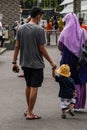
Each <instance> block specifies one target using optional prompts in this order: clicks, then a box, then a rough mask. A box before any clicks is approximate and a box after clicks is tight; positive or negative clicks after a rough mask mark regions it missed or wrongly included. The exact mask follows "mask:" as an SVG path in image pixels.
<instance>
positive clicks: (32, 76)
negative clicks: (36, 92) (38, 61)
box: [22, 67, 43, 87]
mask: <svg viewBox="0 0 87 130" xmlns="http://www.w3.org/2000/svg"><path fill="white" fill-rule="evenodd" d="M22 69H23V72H24V77H25V80H26V85H27V86H28V87H40V86H41V84H42V82H43V68H41V69H33V68H26V67H22Z"/></svg>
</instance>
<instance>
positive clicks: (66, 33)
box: [58, 13, 87, 110]
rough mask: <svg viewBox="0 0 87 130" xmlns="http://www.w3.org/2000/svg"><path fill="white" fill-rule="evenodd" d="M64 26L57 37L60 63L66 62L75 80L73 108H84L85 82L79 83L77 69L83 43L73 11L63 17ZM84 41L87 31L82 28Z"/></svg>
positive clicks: (81, 33) (86, 37) (86, 39)
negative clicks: (74, 103)
mask: <svg viewBox="0 0 87 130" xmlns="http://www.w3.org/2000/svg"><path fill="white" fill-rule="evenodd" d="M64 21H65V26H64V29H63V30H62V32H61V34H60V36H59V38H58V49H59V50H60V51H61V52H62V57H61V61H60V64H68V65H69V66H70V69H71V77H72V78H73V80H74V82H75V88H76V91H77V98H76V105H75V109H76V110H77V109H84V108H85V103H86V84H83V83H81V81H80V79H79V72H78V71H77V63H78V58H79V56H80V52H81V48H82V43H83V29H81V27H80V24H79V20H78V18H77V16H76V15H75V14H74V13H69V14H67V15H66V16H65V18H64ZM84 41H87V32H86V31H85V30H84Z"/></svg>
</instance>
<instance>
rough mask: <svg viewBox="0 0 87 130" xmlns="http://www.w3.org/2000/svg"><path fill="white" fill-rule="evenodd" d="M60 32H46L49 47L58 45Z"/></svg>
mask: <svg viewBox="0 0 87 130" xmlns="http://www.w3.org/2000/svg"><path fill="white" fill-rule="evenodd" d="M58 36H59V32H58V31H57V30H49V31H46V30H45V37H46V44H47V45H57V39H58Z"/></svg>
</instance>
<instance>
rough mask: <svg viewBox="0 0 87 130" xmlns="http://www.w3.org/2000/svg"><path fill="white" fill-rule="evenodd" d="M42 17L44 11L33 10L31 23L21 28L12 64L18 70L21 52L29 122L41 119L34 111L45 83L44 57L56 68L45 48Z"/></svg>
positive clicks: (37, 8) (36, 8)
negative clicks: (39, 90)
mask: <svg viewBox="0 0 87 130" xmlns="http://www.w3.org/2000/svg"><path fill="white" fill-rule="evenodd" d="M42 15H43V11H42V10H41V9H40V8H39V7H34V8H32V10H31V20H30V22H29V23H26V24H24V25H22V26H20V27H19V29H18V32H17V40H16V45H15V50H14V56H13V62H12V63H13V67H15V68H16V70H17V69H18V65H17V57H18V53H19V50H20V65H21V67H22V69H23V72H24V77H25V81H26V100H27V106H28V108H27V111H26V112H25V116H26V119H27V120H32V119H40V118H41V117H40V116H38V115H36V114H35V113H33V109H34V105H35V102H36V98H37V92H38V87H40V86H41V84H42V82H43V69H44V60H43V56H44V57H45V58H46V59H47V60H48V61H49V63H50V64H51V66H52V68H56V65H55V63H54V62H53V61H52V59H51V58H50V56H49V55H48V53H47V51H46V48H45V46H44V44H45V43H46V40H45V32H44V29H43V28H42V27H40V26H39V25H38V24H39V22H40V20H41V18H42ZM14 72H16V71H15V70H14Z"/></svg>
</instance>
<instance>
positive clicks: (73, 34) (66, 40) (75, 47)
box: [58, 13, 87, 57]
mask: <svg viewBox="0 0 87 130" xmlns="http://www.w3.org/2000/svg"><path fill="white" fill-rule="evenodd" d="M64 20H65V27H64V29H63V31H62V32H61V34H60V36H59V38H58V43H59V44H64V45H65V46H66V47H67V48H68V49H69V50H70V51H71V52H72V53H73V54H75V55H76V56H78V57H79V54H80V51H81V47H82V39H83V38H82V34H83V29H81V27H80V24H79V21H78V18H77V16H76V15H75V14H74V13H69V14H67V15H66V16H65V17H64ZM84 38H85V39H84V40H85V41H86V40H87V32H86V31H85V30H84Z"/></svg>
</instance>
